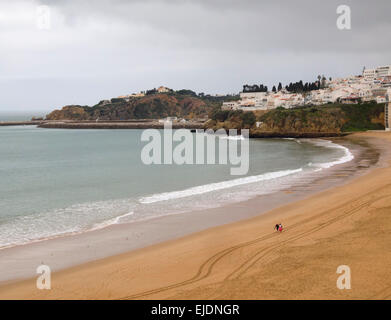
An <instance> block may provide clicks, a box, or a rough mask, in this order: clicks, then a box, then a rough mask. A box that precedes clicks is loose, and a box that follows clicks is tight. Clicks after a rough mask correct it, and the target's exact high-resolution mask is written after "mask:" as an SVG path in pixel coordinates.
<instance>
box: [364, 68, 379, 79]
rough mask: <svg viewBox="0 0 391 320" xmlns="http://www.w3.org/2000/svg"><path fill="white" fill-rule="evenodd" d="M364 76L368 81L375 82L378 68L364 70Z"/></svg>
mask: <svg viewBox="0 0 391 320" xmlns="http://www.w3.org/2000/svg"><path fill="white" fill-rule="evenodd" d="M363 77H364V79H365V81H367V82H373V80H375V78H376V69H365V70H364V72H363Z"/></svg>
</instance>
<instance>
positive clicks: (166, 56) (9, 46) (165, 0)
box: [0, 0, 391, 111]
mask: <svg viewBox="0 0 391 320" xmlns="http://www.w3.org/2000/svg"><path fill="white" fill-rule="evenodd" d="M341 4H346V5H349V6H350V8H351V13H352V28H351V30H339V29H338V28H337V26H336V20H337V18H338V15H337V12H336V10H337V7H338V6H339V5H341ZM41 5H47V6H48V8H49V9H50V24H51V26H50V29H49V30H42V29H40V28H38V25H39V24H37V18H38V19H39V17H40V16H39V15H37V7H38V6H41ZM390 12H391V1H390V0H384V1H380V0H377V1H376V0H375V1H359V0H354V1H353V0H352V1H348V0H344V1H334V0H328V1H314V0H308V1H304V0H300V1H292V0H287V1H281V0H277V1H276V0H274V1H261V0H241V1H236V0H133V1H132V0H130V1H125V0H110V1H109V0H95V1H82V0H57V1H56V0H13V1H11V0H9V1H6V0H0V49H1V50H0V70H1V72H0V111H4V110H15V111H21V110H47V111H48V110H52V109H54V108H59V107H62V106H63V105H67V104H82V105H93V104H95V103H97V102H99V100H102V99H108V98H111V97H116V96H119V95H122V94H128V93H132V92H137V91H140V90H145V89H149V88H153V87H157V86H160V85H165V86H168V87H170V88H173V89H182V88H187V89H192V90H194V91H196V92H205V93H212V94H214V93H238V92H239V91H240V90H241V88H242V85H243V84H247V83H248V84H253V83H257V84H260V83H263V84H266V85H268V86H269V87H271V86H272V85H273V84H278V81H282V82H283V84H284V85H285V84H286V83H287V82H288V83H289V82H291V81H298V80H303V81H313V80H315V78H316V77H317V75H318V74H325V75H326V76H331V77H339V76H345V75H350V74H359V73H361V71H362V68H363V66H367V67H372V66H378V65H383V64H391V40H390V34H391V19H390ZM41 17H42V16H41ZM39 21H41V20H38V22H39Z"/></svg>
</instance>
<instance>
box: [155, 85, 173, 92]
mask: <svg viewBox="0 0 391 320" xmlns="http://www.w3.org/2000/svg"><path fill="white" fill-rule="evenodd" d="M170 91H172V90H171V89H170V88H167V87H164V86H160V87H159V88H157V92H159V93H167V92H170Z"/></svg>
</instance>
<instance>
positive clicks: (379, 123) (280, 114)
mask: <svg viewBox="0 0 391 320" xmlns="http://www.w3.org/2000/svg"><path fill="white" fill-rule="evenodd" d="M209 118H210V119H211V121H210V122H209V123H208V124H207V127H210V128H214V129H217V128H226V129H230V128H250V134H253V135H254V136H257V135H260V134H261V133H262V132H268V133H275V134H287V135H289V134H298V135H300V134H303V135H305V134H318V135H319V134H340V133H343V132H353V131H365V130H382V129H384V104H376V103H372V102H370V103H362V104H352V105H347V104H326V105H322V106H305V107H297V108H292V109H285V108H283V107H278V108H276V109H274V110H271V111H268V112H267V111H259V112H256V113H253V112H243V111H242V110H236V111H227V110H221V109H220V108H214V109H213V110H212V111H211V112H210V113H209ZM256 121H258V122H259V123H260V124H261V125H260V126H259V128H258V127H256V126H255V122H256Z"/></svg>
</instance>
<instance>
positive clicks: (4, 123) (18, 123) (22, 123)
mask: <svg viewBox="0 0 391 320" xmlns="http://www.w3.org/2000/svg"><path fill="white" fill-rule="evenodd" d="M41 123H42V121H0V127H5V126H36V125H40V124H41Z"/></svg>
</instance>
